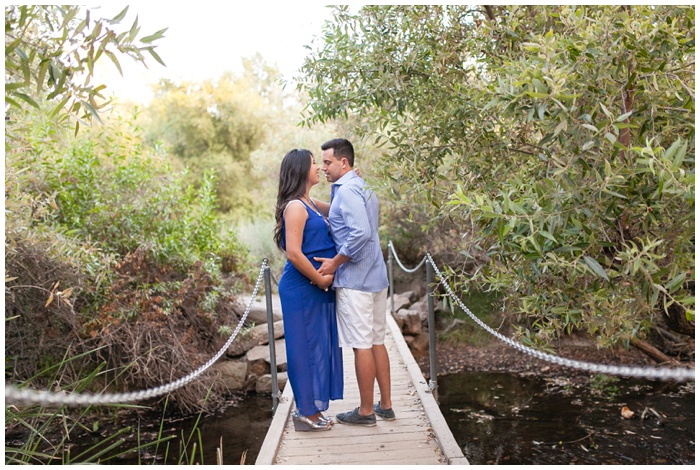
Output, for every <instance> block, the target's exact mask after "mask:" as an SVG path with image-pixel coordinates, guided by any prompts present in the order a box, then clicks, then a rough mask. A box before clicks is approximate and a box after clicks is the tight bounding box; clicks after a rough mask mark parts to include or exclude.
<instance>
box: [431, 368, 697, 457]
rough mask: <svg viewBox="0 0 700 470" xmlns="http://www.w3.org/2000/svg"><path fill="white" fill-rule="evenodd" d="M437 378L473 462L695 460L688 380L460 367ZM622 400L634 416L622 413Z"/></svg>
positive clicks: (457, 434)
mask: <svg viewBox="0 0 700 470" xmlns="http://www.w3.org/2000/svg"><path fill="white" fill-rule="evenodd" d="M438 384H439V388H438V391H439V397H440V409H441V410H442V412H443V415H444V416H445V419H446V420H447V424H448V426H449V427H450V429H451V430H452V433H453V434H454V436H455V438H456V439H457V442H458V443H459V445H460V446H461V448H462V452H463V453H464V455H465V456H466V457H467V459H468V460H469V462H470V463H471V464H475V465H479V464H481V465H499V464H501V465H503V464H589V465H596V464H623V465H628V464H642V465H646V464H657V465H659V464H672V465H678V464H687V465H691V464H694V463H695V386H694V383H693V382H691V383H687V384H669V383H666V382H657V381H640V380H631V379H624V378H620V379H617V378H610V377H600V378H599V380H598V381H596V380H593V381H592V382H591V384H587V385H579V386H575V385H571V384H569V383H566V382H564V381H556V380H549V379H547V380H545V379H543V378H537V377H527V378H519V377H517V376H513V375H509V374H503V373H462V374H455V375H450V376H445V377H440V378H439V379H438ZM623 406H627V407H628V408H629V409H630V410H632V411H634V412H635V416H634V417H633V418H632V419H624V418H622V416H621V409H622V407H623ZM645 409H647V413H646V415H647V416H648V418H646V419H641V416H642V414H643V413H644V410H645ZM652 409H653V410H654V411H655V412H656V413H658V415H659V416H660V418H659V417H657V415H656V414H654V413H653V411H651V410H652Z"/></svg>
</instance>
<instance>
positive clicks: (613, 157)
mask: <svg viewBox="0 0 700 470" xmlns="http://www.w3.org/2000/svg"><path fill="white" fill-rule="evenodd" d="M693 32H694V9H693V8H692V7H682V6H655V7H652V6H631V7H619V6H581V7H574V6H528V7H519V6H516V7H507V6H497V7H486V8H484V10H481V9H474V8H473V7H468V6H462V5H450V6H436V5H429V6H368V7H363V8H362V9H361V10H360V11H359V12H358V13H356V14H355V13H351V11H350V10H349V9H348V8H347V7H337V8H336V10H335V21H331V22H329V23H328V24H327V25H326V29H325V31H324V35H323V39H324V42H323V43H322V44H321V45H320V46H319V47H318V48H317V50H316V51H314V52H313V53H312V54H311V55H310V56H309V57H308V58H307V60H306V63H305V65H304V71H305V81H303V82H302V83H301V85H300V87H301V89H302V90H304V91H306V92H308V93H309V95H310V97H311V101H310V104H309V107H308V113H307V117H306V119H307V122H310V123H311V122H316V121H319V120H321V121H322V120H326V119H332V118H336V117H339V116H345V115H350V116H354V115H360V116H362V118H363V120H362V126H363V129H364V130H362V131H361V132H363V134H364V135H365V136H367V137H374V138H375V139H376V142H377V144H378V145H381V146H384V148H386V150H385V158H384V160H383V162H382V166H383V169H384V173H383V177H384V180H385V182H386V183H387V185H391V187H392V188H400V190H398V189H397V190H395V191H394V192H395V194H400V195H401V198H402V199H403V200H404V201H407V204H409V205H410V204H414V206H413V207H414V208H415V207H416V206H418V208H417V209H414V210H415V211H416V212H419V213H420V212H423V213H425V214H428V215H429V216H431V214H440V215H439V217H440V218H441V219H442V222H441V223H442V224H443V225H442V227H443V233H442V237H441V238H445V237H448V238H452V239H453V240H455V241H457V242H458V243H461V244H462V250H461V253H462V255H463V256H464V258H462V259H457V260H452V261H449V262H447V264H449V265H451V266H452V267H453V268H455V270H456V271H457V275H456V277H455V279H454V281H455V283H456V284H458V285H461V286H462V288H463V289H464V290H468V287H467V283H468V282H474V281H476V282H478V283H479V284H480V285H481V287H482V288H483V289H491V290H496V291H499V292H502V293H504V294H507V299H508V301H509V302H508V305H507V311H510V312H514V313H518V314H521V315H522V316H524V317H526V318H527V320H528V323H529V325H530V326H531V327H532V328H533V329H534V330H535V331H537V332H538V333H537V334H536V335H528V337H531V338H533V341H535V342H538V341H543V342H545V343H546V342H547V341H548V340H549V339H551V338H553V337H554V336H556V335H557V334H560V333H562V332H565V331H570V330H572V329H578V328H585V329H587V330H588V331H589V332H591V333H593V334H595V335H597V336H598V337H599V339H600V342H601V344H603V345H611V344H620V343H622V344H626V343H627V341H628V340H629V339H631V338H634V337H639V336H644V334H645V332H646V331H648V329H649V328H650V326H651V325H652V323H653V322H654V321H655V320H663V319H669V320H670V323H671V324H673V325H679V324H680V325H681V326H682V327H683V328H685V331H683V332H685V333H688V332H689V331H690V332H691V334H692V330H693V328H694V318H695V314H694V251H695V248H694V230H695V226H694V189H695V186H694V184H695V183H694V150H695V146H694V133H695V130H694V114H695V105H694V95H693V92H692V90H693V89H694V81H695V78H694V63H693V57H694V52H695V50H694V39H693V37H694V34H693ZM358 132H360V130H358ZM420 206H424V207H431V206H432V207H433V208H434V209H431V210H427V209H422V210H421V209H420ZM433 211H435V212H433ZM455 232H456V233H455ZM442 243H444V241H443V242H442ZM427 249H429V250H431V249H432V247H431V246H428V247H427Z"/></svg>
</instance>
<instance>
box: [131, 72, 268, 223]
mask: <svg viewBox="0 0 700 470" xmlns="http://www.w3.org/2000/svg"><path fill="white" fill-rule="evenodd" d="M250 86H251V81H250V80H249V79H247V78H242V79H237V78H236V77H234V76H233V75H232V74H230V73H226V74H224V75H223V76H222V77H221V78H219V79H218V80H216V81H214V80H205V81H204V82H202V83H189V82H185V83H180V84H176V83H173V82H171V81H169V80H163V81H161V82H160V83H159V84H158V85H157V87H156V93H155V97H154V98H153V100H152V102H151V103H150V105H149V107H148V108H147V109H146V110H145V112H144V115H143V119H142V122H143V126H144V128H145V129H146V133H145V139H146V142H148V143H159V144H160V145H163V146H164V147H165V148H166V149H167V151H168V152H169V153H170V154H171V155H173V156H175V157H177V159H178V160H179V162H180V163H181V164H182V165H183V166H185V167H187V168H188V169H189V170H190V172H191V177H192V180H191V182H192V183H195V184H196V182H197V181H199V180H201V177H202V175H203V174H205V173H206V172H207V171H214V172H216V174H217V175H218V179H219V183H218V185H217V187H216V192H217V202H218V205H219V209H220V211H221V212H223V213H225V214H226V213H230V214H233V215H234V216H235V217H240V216H245V215H251V214H253V213H254V212H255V208H256V204H255V200H254V198H253V197H252V194H251V192H250V189H251V187H254V186H255V184H256V181H255V179H254V178H253V177H252V171H251V170H252V162H251V159H250V156H251V153H252V152H253V151H254V150H255V148H256V147H257V146H258V145H259V144H260V143H261V141H262V139H263V137H264V119H263V117H262V115H261V113H262V108H263V106H264V101H263V97H262V96H261V94H260V91H258V92H257V93H255V92H251V91H250Z"/></svg>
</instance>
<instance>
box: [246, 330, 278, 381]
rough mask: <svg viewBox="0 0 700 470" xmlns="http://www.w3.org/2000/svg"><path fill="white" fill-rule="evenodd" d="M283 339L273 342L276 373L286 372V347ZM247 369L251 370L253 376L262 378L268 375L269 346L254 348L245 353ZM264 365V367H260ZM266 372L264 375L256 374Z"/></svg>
mask: <svg viewBox="0 0 700 470" xmlns="http://www.w3.org/2000/svg"><path fill="white" fill-rule="evenodd" d="M286 346H287V345H286V343H285V342H284V340H283V339H278V340H275V362H276V365H277V370H278V371H285V370H287V347H286ZM246 360H247V361H248V366H249V369H253V370H254V372H253V373H255V375H257V376H258V377H262V376H263V375H265V374H269V373H270V346H269V345H267V346H255V347H254V348H253V349H251V350H250V351H248V352H247V353H246ZM262 363H265V365H262ZM261 370H266V372H264V373H258V372H259V371H261Z"/></svg>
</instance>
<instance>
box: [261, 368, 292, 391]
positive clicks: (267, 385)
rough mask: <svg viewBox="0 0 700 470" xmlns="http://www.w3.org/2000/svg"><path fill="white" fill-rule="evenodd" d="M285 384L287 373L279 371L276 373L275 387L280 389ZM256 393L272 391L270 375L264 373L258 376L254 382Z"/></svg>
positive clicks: (282, 388)
mask: <svg viewBox="0 0 700 470" xmlns="http://www.w3.org/2000/svg"><path fill="white" fill-rule="evenodd" d="M286 384H287V373H286V372H280V373H278V374H277V388H278V389H279V390H280V391H282V390H284V386H285V385H286ZM255 392H256V393H272V375H270V374H265V375H263V376H261V377H260V378H258V381H257V382H256V383H255Z"/></svg>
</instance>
